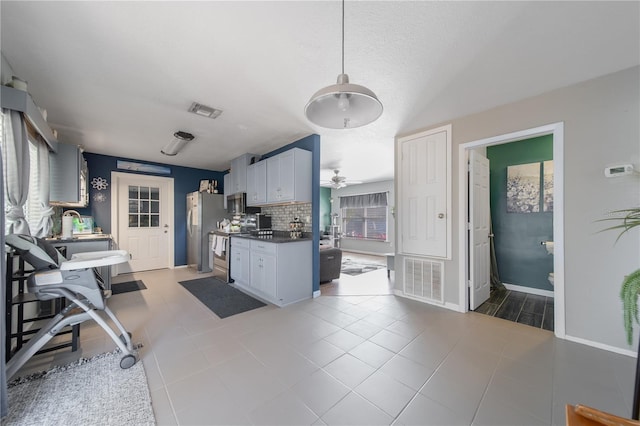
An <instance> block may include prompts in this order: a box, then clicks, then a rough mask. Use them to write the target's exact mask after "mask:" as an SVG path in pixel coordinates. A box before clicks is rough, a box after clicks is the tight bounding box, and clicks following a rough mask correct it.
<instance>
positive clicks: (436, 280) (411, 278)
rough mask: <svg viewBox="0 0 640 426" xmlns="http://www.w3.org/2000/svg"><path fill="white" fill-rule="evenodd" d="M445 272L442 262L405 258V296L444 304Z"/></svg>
mask: <svg viewBox="0 0 640 426" xmlns="http://www.w3.org/2000/svg"><path fill="white" fill-rule="evenodd" d="M443 271H444V263H443V262H441V261H433V260H425V259H417V258H411V257H405V258H404V274H403V277H404V280H403V281H404V282H403V284H404V294H405V295H406V296H408V297H412V298H415V299H419V300H424V301H427V302H432V303H437V304H440V305H441V304H443V303H444V291H443V282H444V278H443Z"/></svg>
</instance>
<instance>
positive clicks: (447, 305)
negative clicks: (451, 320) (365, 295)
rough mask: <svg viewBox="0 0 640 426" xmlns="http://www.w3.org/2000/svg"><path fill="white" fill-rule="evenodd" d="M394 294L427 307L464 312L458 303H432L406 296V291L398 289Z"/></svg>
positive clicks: (394, 290)
mask: <svg viewBox="0 0 640 426" xmlns="http://www.w3.org/2000/svg"><path fill="white" fill-rule="evenodd" d="M393 294H394V295H395V296H398V297H404V298H405V299H411V300H415V301H417V302H421V303H424V304H426V305H433V306H439V307H441V308H445V309H449V310H452V311H456V312H464V311H461V310H460V305H458V304H457V303H450V302H445V303H437V302H432V301H429V300H425V299H419V298H417V297H412V296H409V295H407V294H405V292H404V291H402V290H398V289H396V288H394V289H393Z"/></svg>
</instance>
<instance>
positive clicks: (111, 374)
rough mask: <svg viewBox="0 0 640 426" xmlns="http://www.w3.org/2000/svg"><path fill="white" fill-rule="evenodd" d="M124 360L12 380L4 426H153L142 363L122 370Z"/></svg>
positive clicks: (112, 358) (111, 358) (109, 357)
mask: <svg viewBox="0 0 640 426" xmlns="http://www.w3.org/2000/svg"><path fill="white" fill-rule="evenodd" d="M120 358H121V353H120V352H119V351H116V352H111V353H105V354H101V355H98V356H95V357H93V358H89V359H85V358H81V359H79V360H78V361H76V362H74V363H72V364H69V365H67V366H64V367H55V368H53V369H52V370H49V371H47V372H42V373H37V374H32V375H30V376H27V377H24V378H18V379H15V380H13V381H12V382H10V383H9V384H8V396H9V414H8V415H7V417H5V418H4V419H2V425H24V426H27V425H29V426H31V425H114V426H115V425H155V417H154V415H153V409H152V408H151V396H150V394H149V387H148V385H147V376H146V374H145V372H144V367H143V365H142V362H140V361H138V362H137V363H136V364H135V365H134V366H133V367H131V368H129V369H126V370H123V369H121V368H120Z"/></svg>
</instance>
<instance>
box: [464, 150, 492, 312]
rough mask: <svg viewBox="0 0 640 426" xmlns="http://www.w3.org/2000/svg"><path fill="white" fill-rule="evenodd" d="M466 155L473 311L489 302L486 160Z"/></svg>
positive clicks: (487, 163)
mask: <svg viewBox="0 0 640 426" xmlns="http://www.w3.org/2000/svg"><path fill="white" fill-rule="evenodd" d="M469 154H470V156H469V188H470V191H469V209H470V211H469V229H470V232H469V250H470V251H469V263H470V265H469V269H470V271H471V272H470V275H471V276H470V283H469V284H470V287H471V292H470V293H469V297H470V299H469V305H470V306H469V308H470V309H472V310H475V309H476V308H477V307H478V306H480V305H481V304H482V303H483V302H484V301H485V300H487V299H489V296H490V294H489V293H490V289H491V282H490V278H489V272H490V265H491V259H490V252H489V233H490V222H491V221H490V219H489V160H488V159H487V158H486V157H485V156H483V155H482V154H480V153H478V152H476V151H471V152H470V153H469Z"/></svg>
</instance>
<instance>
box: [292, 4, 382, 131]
mask: <svg viewBox="0 0 640 426" xmlns="http://www.w3.org/2000/svg"><path fill="white" fill-rule="evenodd" d="M304 113H305V115H306V116H307V118H308V119H309V121H311V122H312V123H314V124H317V125H318V126H321V127H326V128H329V129H353V128H356V127H361V126H366V125H367V124H369V123H372V122H374V121H376V120H377V119H378V117H380V115H381V114H382V103H381V102H380V101H379V100H378V98H377V97H376V95H375V93H373V92H372V91H371V90H369V89H367V88H366V87H364V86H360V85H357V84H351V83H349V76H348V75H347V74H345V73H344V0H342V74H340V75H339V76H338V82H337V83H336V84H333V85H331V86H327V87H325V88H323V89H320V90H318V91H317V92H316V93H315V94H314V95H313V96H312V97H311V100H309V102H308V103H307V105H306V106H305V108H304Z"/></svg>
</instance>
